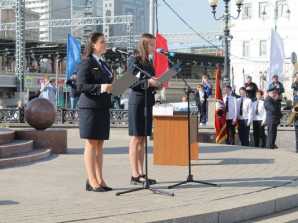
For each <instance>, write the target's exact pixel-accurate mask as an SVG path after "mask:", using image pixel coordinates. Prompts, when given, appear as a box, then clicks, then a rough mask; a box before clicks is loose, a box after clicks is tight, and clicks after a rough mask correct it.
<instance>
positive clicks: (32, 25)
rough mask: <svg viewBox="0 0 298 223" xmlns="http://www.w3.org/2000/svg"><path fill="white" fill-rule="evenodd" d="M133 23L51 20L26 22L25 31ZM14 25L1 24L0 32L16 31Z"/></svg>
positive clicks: (129, 21) (126, 19)
mask: <svg viewBox="0 0 298 223" xmlns="http://www.w3.org/2000/svg"><path fill="white" fill-rule="evenodd" d="M132 23H133V16H131V15H125V16H113V17H87V18H72V19H51V20H38V21H26V26H25V29H26V30H31V29H39V28H40V27H42V26H45V27H49V28H64V27H73V26H76V27H78V26H98V25H103V24H105V25H116V24H117V25H118V24H120V25H121V24H122V25H130V24H132ZM16 28H17V26H16V23H1V24H0V31H10V30H16Z"/></svg>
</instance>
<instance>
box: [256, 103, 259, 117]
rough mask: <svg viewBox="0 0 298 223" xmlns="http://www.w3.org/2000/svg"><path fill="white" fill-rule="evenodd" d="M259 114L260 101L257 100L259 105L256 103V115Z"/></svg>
mask: <svg viewBox="0 0 298 223" xmlns="http://www.w3.org/2000/svg"><path fill="white" fill-rule="evenodd" d="M258 114H259V101H257V105H256V115H258Z"/></svg>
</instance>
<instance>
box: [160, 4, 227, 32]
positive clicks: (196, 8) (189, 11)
mask: <svg viewBox="0 0 298 223" xmlns="http://www.w3.org/2000/svg"><path fill="white" fill-rule="evenodd" d="M158 2H159V3H158V18H159V31H160V32H161V33H181V32H192V31H191V30H189V29H188V28H187V27H186V26H185V25H184V24H183V23H182V22H181V21H180V20H179V19H178V18H177V17H176V15H174V14H173V13H172V11H170V9H169V8H168V7H167V6H166V5H165V4H164V3H163V0H158ZM167 2H168V3H169V4H170V5H171V6H172V7H173V8H174V9H175V10H176V11H178V13H179V14H180V15H181V16H182V17H183V18H184V19H185V20H186V21H188V22H189V23H190V24H191V25H192V26H193V27H194V28H195V29H196V30H197V31H199V32H206V31H219V30H220V27H221V21H215V20H214V19H213V17H212V13H211V8H210V6H209V3H208V0H167ZM222 4H223V3H222V1H221V5H222ZM219 12H220V15H221V14H222V10H219Z"/></svg>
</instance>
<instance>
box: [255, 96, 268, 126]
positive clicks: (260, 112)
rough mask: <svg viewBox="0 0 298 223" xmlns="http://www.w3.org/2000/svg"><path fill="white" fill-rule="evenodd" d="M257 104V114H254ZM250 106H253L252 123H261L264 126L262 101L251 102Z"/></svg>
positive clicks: (264, 118)
mask: <svg viewBox="0 0 298 223" xmlns="http://www.w3.org/2000/svg"><path fill="white" fill-rule="evenodd" d="M257 102H259V104H258V114H256V109H257ZM252 106H253V120H254V121H262V124H264V123H265V121H266V110H265V107H264V101H263V100H259V101H255V102H253V105H252Z"/></svg>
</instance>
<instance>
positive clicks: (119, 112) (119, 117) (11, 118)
mask: <svg viewBox="0 0 298 223" xmlns="http://www.w3.org/2000/svg"><path fill="white" fill-rule="evenodd" d="M290 113H291V111H282V114H283V116H282V118H281V120H280V126H281V127H292V126H293V124H291V125H288V118H289V115H290ZM25 122H26V120H25V117H24V110H23V109H17V108H3V109H0V123H4V124H9V123H25ZM110 122H111V127H127V126H128V110H124V109H111V110H110ZM78 123H79V115H78V110H77V109H57V113H56V121H55V124H78Z"/></svg>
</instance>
